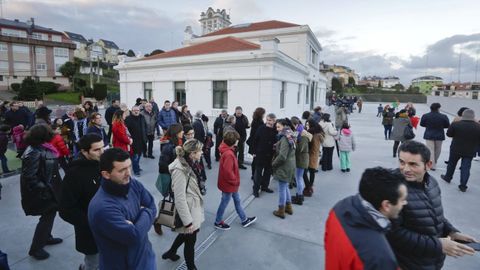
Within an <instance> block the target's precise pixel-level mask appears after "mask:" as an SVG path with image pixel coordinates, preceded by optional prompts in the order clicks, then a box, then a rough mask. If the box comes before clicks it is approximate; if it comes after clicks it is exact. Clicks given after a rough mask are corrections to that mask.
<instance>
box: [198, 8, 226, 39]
mask: <svg viewBox="0 0 480 270" xmlns="http://www.w3.org/2000/svg"><path fill="white" fill-rule="evenodd" d="M199 21H200V26H201V27H202V35H206V34H209V33H212V32H215V31H218V30H220V29H223V28H226V27H229V26H230V25H231V24H232V23H231V22H230V15H228V14H227V12H226V11H225V9H222V10H220V9H217V10H216V11H215V10H214V9H213V8H211V7H209V8H208V9H207V11H206V12H202V14H201V15H200V20H199Z"/></svg>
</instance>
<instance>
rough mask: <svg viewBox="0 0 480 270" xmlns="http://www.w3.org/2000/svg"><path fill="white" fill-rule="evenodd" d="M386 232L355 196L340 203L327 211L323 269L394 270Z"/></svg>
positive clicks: (396, 265) (394, 262) (392, 256)
mask: <svg viewBox="0 0 480 270" xmlns="http://www.w3.org/2000/svg"><path fill="white" fill-rule="evenodd" d="M386 232H387V229H385V228H382V227H380V226H379V225H378V223H377V222H376V221H375V219H374V218H373V217H372V216H371V215H370V214H369V213H368V212H367V210H366V209H365V207H364V206H363V205H362V202H361V197H360V196H359V195H357V196H350V197H347V198H345V199H343V200H341V201H340V202H338V203H337V204H336V205H335V206H334V207H333V209H332V210H331V211H330V214H329V215H328V219H327V222H326V226H325V237H324V239H325V240H324V241H325V269H326V270H340V269H342V270H343V269H345V270H347V269H348V270H363V269H370V270H395V269H398V264H397V260H396V259H395V254H394V253H393V251H392V249H391V248H390V245H389V244H388V241H387V239H386V238H385V233H386ZM365 239H368V241H365Z"/></svg>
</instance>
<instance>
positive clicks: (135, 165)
mask: <svg viewBox="0 0 480 270" xmlns="http://www.w3.org/2000/svg"><path fill="white" fill-rule="evenodd" d="M141 157H142V155H141V154H133V156H132V169H133V173H136V174H138V173H140V158H141Z"/></svg>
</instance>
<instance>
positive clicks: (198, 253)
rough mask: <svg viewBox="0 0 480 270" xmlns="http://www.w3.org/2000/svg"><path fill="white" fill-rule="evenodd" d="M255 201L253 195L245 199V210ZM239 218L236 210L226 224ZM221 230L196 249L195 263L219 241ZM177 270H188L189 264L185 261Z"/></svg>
mask: <svg viewBox="0 0 480 270" xmlns="http://www.w3.org/2000/svg"><path fill="white" fill-rule="evenodd" d="M254 199H255V197H254V196H253V195H250V196H249V197H248V198H247V199H245V200H244V201H243V208H244V209H246V208H247V207H248V206H249V205H250V203H252V202H253V200H254ZM236 218H237V212H236V211H235V210H234V211H233V212H232V213H231V214H230V215H229V216H228V217H227V218H226V219H225V223H227V224H228V225H230V224H232V222H233V220H235V219H236ZM219 233H220V232H219V230H217V229H215V230H214V231H213V232H212V233H210V235H209V236H208V237H207V239H205V240H203V242H202V243H200V245H198V246H197V248H196V249H195V261H198V259H199V258H200V256H201V255H202V254H203V253H204V252H205V251H207V249H208V248H209V247H210V246H211V245H212V244H213V243H214V242H215V241H216V240H217V239H218V237H219ZM176 270H187V264H186V262H185V261H183V262H182V264H180V265H179V266H178V267H177V268H176Z"/></svg>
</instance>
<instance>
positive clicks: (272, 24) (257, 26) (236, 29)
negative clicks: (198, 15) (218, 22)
mask: <svg viewBox="0 0 480 270" xmlns="http://www.w3.org/2000/svg"><path fill="white" fill-rule="evenodd" d="M295 26H300V25H298V24H294V23H288V22H282V21H265V22H256V23H248V24H239V25H233V26H230V27H227V28H223V29H220V30H218V31H215V32H212V33H208V34H206V35H203V36H202V37H210V36H218V35H227V34H234V33H242V32H252V31H260V30H268V29H278V28H287V27H295Z"/></svg>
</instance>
